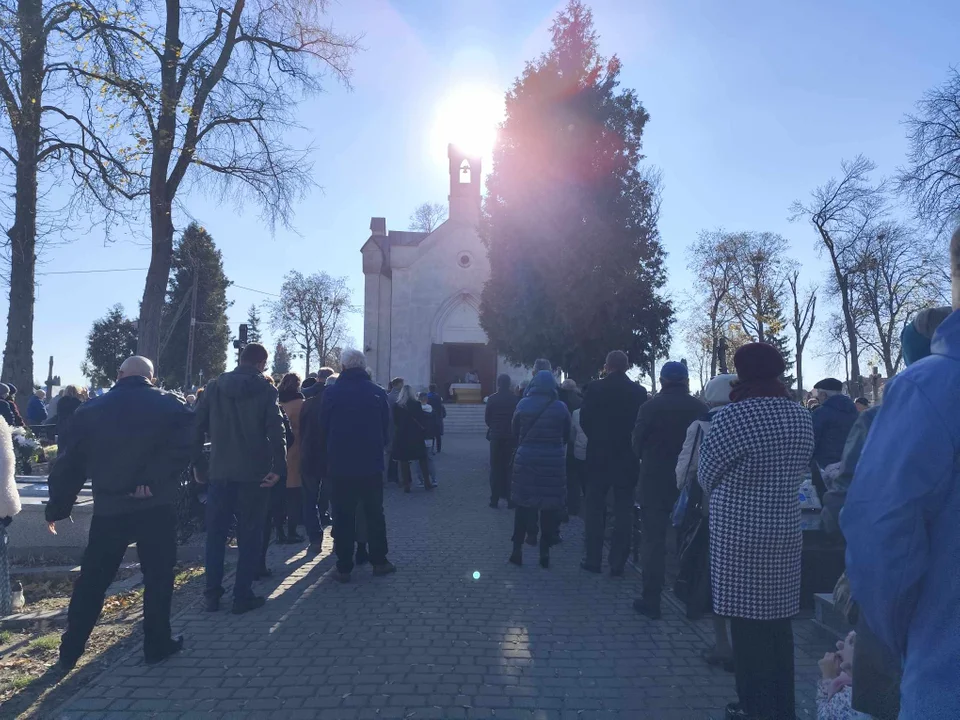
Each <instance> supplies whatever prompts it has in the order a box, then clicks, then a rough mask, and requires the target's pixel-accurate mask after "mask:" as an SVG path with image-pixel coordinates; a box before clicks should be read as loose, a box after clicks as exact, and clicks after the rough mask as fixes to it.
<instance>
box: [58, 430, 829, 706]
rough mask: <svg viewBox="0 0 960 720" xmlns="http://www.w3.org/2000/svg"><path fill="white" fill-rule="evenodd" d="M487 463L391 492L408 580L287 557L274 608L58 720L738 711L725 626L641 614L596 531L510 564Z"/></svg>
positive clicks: (825, 641)
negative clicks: (590, 539) (714, 661)
mask: <svg viewBox="0 0 960 720" xmlns="http://www.w3.org/2000/svg"><path fill="white" fill-rule="evenodd" d="M486 452H487V443H486V442H485V441H484V440H483V439H482V437H471V436H449V437H447V438H446V439H445V442H444V452H443V453H442V454H441V455H439V456H437V458H436V460H437V468H438V473H439V478H440V488H439V489H438V490H437V491H435V492H432V493H427V492H425V491H423V490H422V489H417V488H415V489H414V491H413V493H411V494H409V495H404V494H403V493H401V492H400V491H399V489H398V488H397V487H396V486H395V485H388V486H387V488H386V490H385V495H384V506H385V510H386V516H387V531H388V537H389V542H390V559H391V560H392V561H393V562H394V563H395V564H396V565H397V567H398V572H397V573H396V574H395V575H392V576H389V577H385V578H374V577H372V575H371V573H370V568H369V567H364V568H358V569H357V570H355V571H354V576H353V582H352V583H350V584H347V585H341V584H339V583H337V582H335V581H334V579H333V567H334V558H333V557H332V555H331V552H332V541H331V540H330V538H329V537H328V538H327V539H326V541H325V543H324V551H323V553H322V554H321V555H320V556H319V557H318V558H311V559H308V558H307V557H306V553H305V552H303V549H302V548H290V547H289V546H275V547H272V548H271V550H270V564H271V566H272V567H273V569H274V571H275V577H274V578H273V579H272V580H270V581H264V582H260V583H258V584H257V591H258V592H261V593H265V594H266V595H267V596H268V602H267V605H266V607H265V608H263V609H262V610H258V611H255V612H252V613H248V614H246V615H242V616H235V615H231V614H230V613H229V603H224V606H223V609H221V611H220V612H218V613H212V614H210V613H205V612H203V611H202V608H201V607H199V606H192V607H190V608H188V609H187V610H185V611H184V612H182V613H181V614H180V615H179V616H177V617H175V618H174V621H173V627H174V632H175V633H179V632H182V633H183V634H184V635H185V637H186V647H185V649H184V651H183V652H182V653H181V654H180V655H178V656H176V657H173V658H171V659H170V660H168V661H166V662H164V663H163V664H161V665H157V666H154V667H149V666H147V665H145V664H144V663H143V661H142V660H141V659H140V655H139V652H140V650H139V648H131V652H130V654H129V655H128V656H127V657H126V658H125V659H124V660H122V661H120V662H118V663H117V665H116V666H114V667H113V668H110V669H108V670H107V671H106V672H104V673H103V674H102V675H101V676H100V677H99V678H97V679H95V680H94V681H93V682H92V683H91V684H90V685H88V686H86V687H85V688H84V689H83V690H82V691H81V692H80V693H79V694H78V695H77V696H76V697H75V698H73V699H72V700H71V701H69V702H68V703H67V704H66V705H65V706H64V707H63V708H61V710H60V712H59V713H58V717H64V718H75V717H87V716H88V714H89V716H96V717H176V718H193V717H205V718H264V717H271V718H272V717H277V718H301V717H302V718H335V720H350V719H351V718H358V719H359V718H371V719H376V720H388V719H389V718H397V719H398V720H399V719H416V720H420V719H422V718H441V719H444V720H445V719H448V718H449V719H451V720H454V719H455V720H472V719H473V718H498V719H501V720H503V719H505V718H518V719H522V720H565V719H566V718H571V719H572V720H587V719H588V718H603V719H604V720H612V719H614V718H630V719H636V718H651V719H654V718H655V719H657V720H673V719H677V720H686V719H687V718H690V719H694V718H719V717H722V715H723V713H722V709H723V707H724V705H725V704H726V703H727V702H729V701H731V700H734V699H735V698H736V695H735V693H734V686H733V676H732V675H730V674H727V673H724V672H723V671H722V670H719V669H715V668H710V667H708V666H706V665H705V664H704V663H703V661H702V660H701V659H700V650H701V649H702V648H703V647H705V646H706V645H707V644H708V641H709V640H710V632H711V630H710V621H709V619H706V620H702V621H699V622H697V623H691V622H689V621H688V620H686V618H685V617H684V616H683V614H682V612H681V610H680V608H679V606H678V605H677V604H676V603H675V601H674V600H672V598H671V597H670V596H667V597H666V598H665V601H664V605H663V611H664V614H663V619H662V620H660V621H659V622H653V621H650V620H648V619H646V618H644V617H641V616H638V615H636V614H635V613H634V611H633V609H632V602H633V599H634V597H635V596H636V595H637V594H638V593H639V590H640V587H641V582H640V575H639V573H638V572H636V571H634V570H628V572H627V574H626V577H625V578H622V579H613V578H610V577H609V576H608V575H592V574H589V573H584V572H582V571H581V570H580V569H579V562H580V555H581V548H582V543H583V532H582V531H583V528H582V524H581V522H580V520H579V519H576V518H574V519H573V520H572V521H571V522H570V523H569V524H567V525H564V526H563V530H562V532H563V536H564V542H563V543H562V544H561V545H560V546H558V547H556V548H554V550H553V553H552V556H551V567H550V569H549V570H543V569H541V568H540V567H539V566H538V564H537V550H536V548H532V547H525V548H524V549H525V558H524V560H525V562H526V564H525V565H524V566H523V567H522V568H517V567H514V566H512V565H509V564H508V563H507V562H506V559H507V556H508V555H509V553H510V550H511V546H510V534H511V532H512V527H513V514H512V513H511V512H509V511H507V510H506V509H505V508H503V507H502V508H501V509H500V510H492V509H490V508H489V507H487V499H488V492H489V489H488V483H487V462H486ZM475 572H479V573H480V576H479V578H478V579H474V573H475ZM228 590H229V587H228ZM794 625H795V628H796V632H795V634H796V637H797V700H798V708H797V712H798V716H799V717H801V718H814V717H815V716H816V709H815V704H814V697H815V680H816V677H817V667H816V661H817V659H818V658H819V657H821V656H822V655H823V652H824V651H825V650H826V649H828V648H829V647H830V644H831V639H830V638H829V636H827V635H825V634H824V633H823V632H822V631H820V630H819V629H817V628H815V627H814V626H813V624H812V622H811V621H810V620H808V619H799V620H796V621H795V623H794ZM93 710H97V711H102V712H95V713H90V711H93Z"/></svg>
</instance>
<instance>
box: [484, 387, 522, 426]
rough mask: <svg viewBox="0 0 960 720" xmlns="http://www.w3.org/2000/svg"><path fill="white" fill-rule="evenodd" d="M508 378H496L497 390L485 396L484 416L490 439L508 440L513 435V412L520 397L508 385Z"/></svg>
mask: <svg viewBox="0 0 960 720" xmlns="http://www.w3.org/2000/svg"><path fill="white" fill-rule="evenodd" d="M510 385H511V383H510V378H509V377H506V376H504V377H501V378H499V379H498V380H497V392H495V393H494V394H493V395H491V396H490V397H489V398H487V407H486V410H485V411H484V417H485V419H486V422H487V427H488V428H489V430H490V432H489V433H488V434H487V437H488V438H489V439H490V440H508V439H510V438H512V437H513V413H514V412H516V410H517V403H518V402H520V398H518V397H517V396H516V394H515V393H514V392H513V388H511V387H510Z"/></svg>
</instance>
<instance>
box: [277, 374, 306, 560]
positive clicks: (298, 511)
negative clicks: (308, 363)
mask: <svg viewBox="0 0 960 720" xmlns="http://www.w3.org/2000/svg"><path fill="white" fill-rule="evenodd" d="M277 391H278V392H279V394H280V407H281V408H283V412H284V413H285V414H286V416H287V419H288V420H289V421H290V428H291V430H293V444H292V445H290V447H288V448H287V497H286V506H287V542H288V543H298V542H303V537H302V536H301V535H298V534H297V526H298V525H300V524H301V523H302V522H303V488H302V485H303V482H302V480H301V477H300V410H301V408H302V407H303V403H304V398H303V393H301V392H300V376H299V375H297V374H296V373H287V374H286V375H284V376H283V380H281V381H280V386H279V387H278V388H277Z"/></svg>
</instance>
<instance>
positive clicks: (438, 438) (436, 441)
mask: <svg viewBox="0 0 960 720" xmlns="http://www.w3.org/2000/svg"><path fill="white" fill-rule="evenodd" d="M433 447H434V449H435V450H436V451H437V452H440V451H441V450H442V449H443V435H435V436H434V438H433Z"/></svg>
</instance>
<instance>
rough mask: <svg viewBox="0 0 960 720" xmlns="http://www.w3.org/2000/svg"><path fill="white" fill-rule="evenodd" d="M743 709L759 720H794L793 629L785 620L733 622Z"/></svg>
mask: <svg viewBox="0 0 960 720" xmlns="http://www.w3.org/2000/svg"><path fill="white" fill-rule="evenodd" d="M730 636H731V639H732V641H733V663H734V666H735V668H736V677H737V696H738V697H739V698H740V707H741V708H742V709H743V710H745V711H746V713H747V714H748V715H749V716H750V717H751V718H757V720H794V719H795V718H796V712H795V708H794V705H795V698H794V679H793V628H792V627H791V625H790V618H784V619H782V620H745V619H743V618H731V619H730Z"/></svg>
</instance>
